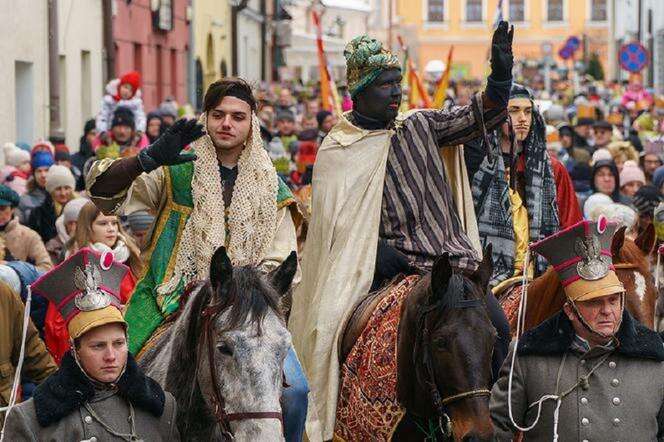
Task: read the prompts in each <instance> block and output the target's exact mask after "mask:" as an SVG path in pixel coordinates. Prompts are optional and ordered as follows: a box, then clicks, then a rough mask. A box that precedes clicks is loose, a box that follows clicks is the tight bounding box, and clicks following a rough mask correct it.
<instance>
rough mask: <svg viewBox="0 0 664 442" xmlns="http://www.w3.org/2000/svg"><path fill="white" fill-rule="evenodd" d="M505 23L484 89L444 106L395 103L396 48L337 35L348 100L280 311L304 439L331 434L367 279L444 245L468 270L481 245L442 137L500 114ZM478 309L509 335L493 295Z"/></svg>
mask: <svg viewBox="0 0 664 442" xmlns="http://www.w3.org/2000/svg"><path fill="white" fill-rule="evenodd" d="M508 28H509V27H508V24H507V23H506V22H502V23H500V25H499V26H498V29H497V30H496V32H495V33H494V36H493V41H492V52H491V54H492V55H491V75H490V76H489V78H488V80H487V88H486V90H485V92H484V93H480V94H477V95H476V96H475V97H474V99H473V101H472V104H471V105H469V106H463V107H456V108H453V109H450V110H440V109H428V110H416V111H411V112H408V113H406V114H402V115H400V114H399V105H400V104H401V95H402V91H401V78H402V72H401V66H400V65H399V61H398V59H397V57H396V56H395V55H394V54H391V53H390V52H389V50H387V49H386V48H384V47H383V46H382V44H381V43H380V42H379V41H377V40H374V39H372V38H369V37H367V36H361V37H357V38H355V39H353V40H352V41H351V42H350V43H349V44H348V45H347V46H346V49H345V51H344V55H345V57H346V64H347V77H348V88H349V90H350V93H351V97H352V98H353V110H352V111H351V112H348V113H346V114H344V115H343V116H341V118H340V121H339V123H338V124H337V125H336V126H335V127H334V128H333V129H332V130H331V131H330V133H329V134H328V135H327V137H325V140H324V141H323V143H322V145H321V146H320V148H319V150H318V154H317V158H316V164H315V166H314V172H313V181H312V186H313V191H312V206H311V207H312V210H311V213H312V215H311V222H310V225H309V230H308V234H307V242H306V244H305V249H304V253H303V260H302V283H301V284H300V285H299V286H298V287H297V288H296V289H295V293H294V295H293V309H292V312H291V316H290V322H289V327H290V329H291V332H292V334H293V343H294V345H295V348H296V350H297V352H298V356H300V358H301V361H302V365H303V367H304V369H305V372H306V374H307V377H308V379H309V382H310V385H311V392H312V396H311V399H313V404H314V405H315V411H316V413H311V412H310V414H309V415H310V417H311V419H310V421H309V422H308V423H307V436H308V437H309V439H310V440H319V439H323V440H328V439H332V436H333V430H334V423H335V412H336V402H337V395H338V389H339V388H338V387H339V362H338V357H337V343H338V340H339V335H340V333H341V329H342V327H343V324H344V322H345V320H346V318H347V317H348V315H349V314H350V309H351V308H352V307H353V305H354V304H355V303H356V302H357V301H358V300H359V299H360V298H361V297H362V296H363V295H365V294H366V293H367V292H368V291H369V290H370V287H371V286H372V282H374V279H376V281H377V284H380V283H381V282H382V281H389V280H390V279H391V278H392V277H393V276H396V274H398V273H401V272H407V273H408V272H412V271H413V270H415V271H418V272H425V271H428V270H430V269H431V268H432V266H433V263H434V261H435V260H436V258H437V257H438V256H440V255H442V254H444V253H446V254H448V256H449V259H450V261H451V262H452V264H453V265H454V266H455V267H456V268H458V269H462V270H464V271H467V272H472V271H474V270H475V269H476V268H477V266H478V263H479V259H480V256H481V248H480V244H479V238H478V237H477V226H476V225H474V219H475V215H474V213H473V207H472V201H471V199H470V186H469V183H468V178H467V175H466V169H465V166H464V164H463V153H462V152H463V151H462V149H461V148H457V147H452V146H455V145H459V144H461V143H464V142H466V141H468V140H470V139H472V138H475V137H477V136H478V135H480V134H482V133H484V132H485V131H486V129H487V128H489V129H491V128H493V127H495V126H497V125H498V124H499V123H500V122H501V121H503V120H504V119H505V117H506V115H507V114H506V109H505V108H506V105H507V98H508V95H509V89H510V85H511V82H512V65H513V56H512V35H513V30H509V29H508ZM446 146H448V147H446ZM441 148H442V149H441ZM464 195H466V196H464ZM374 274H376V278H374ZM489 310H490V312H493V313H495V316H494V314H492V313H490V314H491V315H492V319H494V324H496V325H497V328H498V329H499V333H503V334H505V333H507V336H509V330H508V329H507V325H506V320H505V317H504V314H503V313H502V311H501V310H500V308H499V307H498V305H497V303H496V302H495V300H494V302H493V304H492V306H490V307H489ZM506 330H507V331H506ZM506 342H509V338H507V341H506ZM506 342H505V345H503V347H505V348H503V349H502V350H501V352H502V354H503V355H504V354H505V353H506V351H507V345H506ZM500 362H501V361H498V362H497V364H496V365H497V366H499V365H500ZM310 410H311V409H310ZM314 414H317V418H318V419H317V420H314Z"/></svg>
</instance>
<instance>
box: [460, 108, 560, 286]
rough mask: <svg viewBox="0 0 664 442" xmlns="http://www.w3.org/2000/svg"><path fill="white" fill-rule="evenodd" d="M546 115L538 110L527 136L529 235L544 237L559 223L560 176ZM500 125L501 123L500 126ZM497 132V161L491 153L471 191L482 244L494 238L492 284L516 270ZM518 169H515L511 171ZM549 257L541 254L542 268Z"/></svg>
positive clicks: (532, 238)
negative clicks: (557, 176) (549, 148)
mask: <svg viewBox="0 0 664 442" xmlns="http://www.w3.org/2000/svg"><path fill="white" fill-rule="evenodd" d="M544 128H545V125H544V120H543V119H542V116H541V115H540V113H539V112H538V111H537V110H533V122H532V128H531V130H530V133H529V134H528V136H527V137H526V139H525V140H524V142H523V151H524V152H525V161H526V163H525V187H526V188H525V201H524V204H525V206H526V209H527V211H528V224H529V236H530V238H529V241H530V242H535V241H538V240H540V239H542V238H545V237H547V236H549V235H551V234H553V233H555V232H557V231H558V230H559V228H560V222H559V220H558V212H557V210H556V181H555V178H554V175H553V169H552V167H551V161H550V159H549V155H548V153H547V151H546V140H545V138H544ZM498 130H499V129H498ZM498 140H499V135H497V133H493V134H492V136H491V140H490V144H491V146H487V147H486V149H487V151H488V150H489V149H492V150H493V151H494V155H493V161H491V159H490V155H487V156H486V157H485V158H484V160H483V161H482V164H481V166H480V168H479V170H478V172H477V173H476V174H475V176H474V177H473V180H472V194H473V200H474V202H475V213H476V214H477V227H478V230H479V234H480V238H481V240H482V245H483V246H485V245H486V244H493V276H492V278H491V282H490V284H491V286H495V285H496V284H498V283H500V282H501V281H504V280H505V279H507V278H510V277H512V276H513V275H514V254H515V242H514V226H513V219H512V209H511V202H510V197H509V184H508V182H507V176H506V174H505V163H504V161H503V155H502V154H501V151H500V144H499V142H498ZM512 173H515V171H512ZM546 266H547V264H546V261H544V260H543V259H542V258H541V257H538V258H536V261H535V270H536V272H537V273H540V272H543V271H544V270H545V269H546Z"/></svg>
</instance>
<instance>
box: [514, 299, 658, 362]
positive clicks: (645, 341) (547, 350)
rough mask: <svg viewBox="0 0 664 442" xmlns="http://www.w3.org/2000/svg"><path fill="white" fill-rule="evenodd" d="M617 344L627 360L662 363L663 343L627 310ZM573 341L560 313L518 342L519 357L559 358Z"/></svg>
mask: <svg viewBox="0 0 664 442" xmlns="http://www.w3.org/2000/svg"><path fill="white" fill-rule="evenodd" d="M616 337H617V338H618V341H619V342H620V344H619V345H618V348H617V349H616V353H618V354H620V355H623V356H627V357H630V358H638V359H654V360H656V361H664V344H662V338H661V337H660V335H659V334H657V333H656V332H654V331H652V330H650V329H649V328H647V327H645V326H643V325H642V324H641V323H639V322H638V321H636V320H635V319H634V318H633V317H632V315H630V314H629V313H628V312H627V310H625V312H624V313H623V319H622V324H621V325H620V329H619V330H618V333H617V334H616ZM573 339H574V328H573V327H572V323H571V321H570V320H569V319H568V318H567V315H565V312H563V311H560V312H559V313H558V314H556V315H554V316H552V317H550V318H549V319H547V320H546V321H544V322H543V323H541V324H540V325H538V326H537V327H535V328H534V329H532V330H529V331H527V332H526V333H525V334H524V335H523V337H522V338H521V339H520V340H519V349H518V355H519V356H523V355H540V356H546V355H558V354H559V355H562V354H563V353H565V352H566V351H567V350H569V348H570V345H571V343H572V340H573Z"/></svg>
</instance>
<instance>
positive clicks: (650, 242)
mask: <svg viewBox="0 0 664 442" xmlns="http://www.w3.org/2000/svg"><path fill="white" fill-rule="evenodd" d="M656 242H657V235H655V226H654V225H653V224H652V223H650V224H648V227H646V229H645V230H644V231H643V232H641V234H640V235H639V236H637V237H636V239H635V240H634V243H636V245H637V246H639V249H641V251H642V252H643V253H645V255H646V256H650V255H651V254H652V252H653V250H654V249H655V243H656Z"/></svg>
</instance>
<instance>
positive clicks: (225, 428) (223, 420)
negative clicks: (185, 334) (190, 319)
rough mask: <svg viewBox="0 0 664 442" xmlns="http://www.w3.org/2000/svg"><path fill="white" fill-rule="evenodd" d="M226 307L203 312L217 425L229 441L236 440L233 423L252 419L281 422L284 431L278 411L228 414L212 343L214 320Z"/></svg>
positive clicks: (217, 305)
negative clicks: (216, 369) (220, 386)
mask: <svg viewBox="0 0 664 442" xmlns="http://www.w3.org/2000/svg"><path fill="white" fill-rule="evenodd" d="M224 308H225V306H223V305H222V304H216V305H211V306H208V307H206V308H205V309H204V310H203V314H202V316H203V336H204V339H205V341H206V346H207V360H208V366H209V369H210V376H211V377H212V393H213V395H212V405H213V407H214V410H213V413H214V417H215V419H216V421H217V423H218V424H219V425H220V426H221V431H222V434H223V435H225V436H226V437H228V438H229V439H234V438H235V436H234V434H233V430H232V429H231V422H232V421H243V420H250V419H278V420H279V422H281V428H282V430H283V427H284V421H283V416H282V414H281V412H278V411H245V412H241V413H226V401H225V399H224V396H223V395H222V394H221V390H220V389H219V382H218V380H217V372H216V371H215V369H214V368H215V367H214V343H213V342H212V324H213V323H214V320H215V319H216V317H217V316H218V315H219V313H221V312H222V311H223V310H224Z"/></svg>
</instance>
